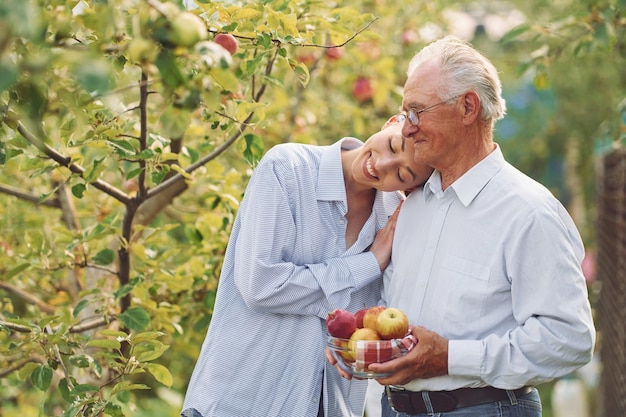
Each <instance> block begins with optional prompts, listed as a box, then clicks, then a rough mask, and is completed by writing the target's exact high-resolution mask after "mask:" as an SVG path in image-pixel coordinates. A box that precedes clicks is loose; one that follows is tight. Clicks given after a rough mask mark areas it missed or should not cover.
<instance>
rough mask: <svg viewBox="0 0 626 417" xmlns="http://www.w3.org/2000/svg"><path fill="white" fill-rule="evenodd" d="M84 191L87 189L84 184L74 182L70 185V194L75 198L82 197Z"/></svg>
mask: <svg viewBox="0 0 626 417" xmlns="http://www.w3.org/2000/svg"><path fill="white" fill-rule="evenodd" d="M85 191H87V187H86V186H85V184H75V185H73V186H72V195H73V196H74V197H76V198H83V195H85Z"/></svg>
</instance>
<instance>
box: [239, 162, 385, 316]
mask: <svg viewBox="0 0 626 417" xmlns="http://www.w3.org/2000/svg"><path fill="white" fill-rule="evenodd" d="M287 177H289V176H288V175H286V174H277V170H276V167H275V165H274V163H263V161H262V163H261V164H259V165H258V166H257V168H256V170H255V171H254V174H253V176H252V178H251V179H250V183H249V185H248V188H247V190H246V195H245V197H244V201H243V202H242V205H241V207H240V210H239V213H238V221H239V222H240V230H239V235H238V237H237V241H236V249H235V261H234V280H235V284H236V285H237V288H238V289H239V291H240V293H241V295H242V297H243V298H244V300H245V302H246V304H247V305H248V306H249V307H250V308H252V309H255V310H259V311H264V312H271V313H281V314H304V315H317V316H319V317H321V318H326V316H327V314H328V312H329V311H332V309H334V308H345V307H347V306H348V304H349V302H350V296H351V294H352V293H353V292H354V291H356V290H358V289H360V288H363V287H364V286H365V285H367V284H368V283H371V282H372V281H373V280H375V279H376V278H379V277H380V275H381V272H380V268H379V265H378V262H377V261H376V257H375V256H374V255H373V254H372V253H371V252H363V253H359V254H356V255H351V256H345V257H327V258H324V256H322V255H321V254H310V256H311V257H312V258H319V259H316V260H315V261H314V262H302V261H301V260H298V259H295V257H296V252H297V251H296V247H297V246H298V245H302V244H306V242H302V241H301V239H302V237H301V236H299V235H298V229H299V228H300V229H301V228H302V227H303V226H304V227H307V226H306V225H301V224H298V225H297V224H296V222H297V221H301V222H306V221H307V219H306V217H303V218H302V219H300V220H297V219H298V218H299V217H298V216H299V213H295V211H296V210H295V209H294V207H296V206H297V205H298V204H299V203H300V201H299V199H302V198H303V196H302V193H306V192H311V191H312V190H302V189H299V188H298V187H296V186H292V185H291V184H289V181H290V180H291V179H292V178H287ZM313 191H314V190H313Z"/></svg>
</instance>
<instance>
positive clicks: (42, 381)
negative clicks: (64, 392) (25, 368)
mask: <svg viewBox="0 0 626 417" xmlns="http://www.w3.org/2000/svg"><path fill="white" fill-rule="evenodd" d="M30 381H31V382H32V384H33V385H34V386H35V388H37V389H39V390H40V391H46V390H47V389H48V387H49V386H50V382H52V368H50V367H49V366H48V365H41V366H38V367H37V368H35V370H34V371H33V373H32V374H31V375H30Z"/></svg>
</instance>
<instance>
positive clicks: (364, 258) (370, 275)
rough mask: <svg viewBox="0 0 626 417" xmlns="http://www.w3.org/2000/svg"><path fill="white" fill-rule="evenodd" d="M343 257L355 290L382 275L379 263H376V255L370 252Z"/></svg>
mask: <svg viewBox="0 0 626 417" xmlns="http://www.w3.org/2000/svg"><path fill="white" fill-rule="evenodd" d="M344 259H345V261H346V263H347V265H348V268H349V269H350V274H351V275H352V278H353V279H354V287H355V288H356V289H357V290H360V289H361V288H363V287H365V286H366V285H368V284H370V283H371V282H372V281H374V280H375V279H377V278H380V277H381V275H382V273H381V271H380V265H378V261H377V260H376V256H374V254H373V253H372V252H363V253H359V254H358V255H354V256H349V257H345V258H344Z"/></svg>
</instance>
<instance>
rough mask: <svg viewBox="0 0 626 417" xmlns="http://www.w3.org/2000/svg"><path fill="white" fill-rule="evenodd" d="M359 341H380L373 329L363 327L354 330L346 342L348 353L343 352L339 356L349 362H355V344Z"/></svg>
mask: <svg viewBox="0 0 626 417" xmlns="http://www.w3.org/2000/svg"><path fill="white" fill-rule="evenodd" d="M359 340H380V336H379V335H378V333H377V332H376V330H374V329H370V328H367V327H363V328H361V329H356V330H355V331H354V333H352V336H350V339H349V340H348V347H349V348H350V350H349V351H347V352H343V354H342V355H341V356H342V357H343V358H344V359H346V360H348V361H349V362H354V361H355V360H356V342H357V341H359Z"/></svg>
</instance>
